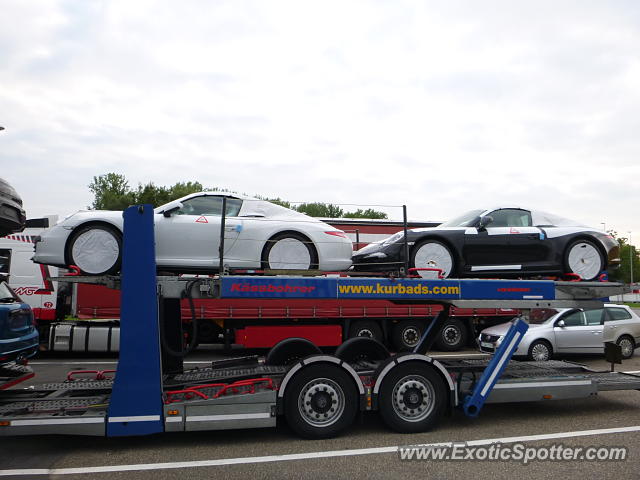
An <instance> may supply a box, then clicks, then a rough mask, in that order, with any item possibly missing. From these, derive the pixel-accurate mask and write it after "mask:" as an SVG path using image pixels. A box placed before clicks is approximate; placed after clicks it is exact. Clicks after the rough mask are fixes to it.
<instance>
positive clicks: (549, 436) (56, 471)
mask: <svg viewBox="0 0 640 480" xmlns="http://www.w3.org/2000/svg"><path fill="white" fill-rule="evenodd" d="M630 432H640V425H636V426H632V427H619V428H603V429H598V430H579V431H574V432H558V433H545V434H541V435H522V436H519V437H503V438H487V439H482V440H468V441H467V442H466V444H467V445H470V446H482V445H491V444H492V443H523V442H539V441H541V440H555V439H558V438H574V437H589V436H595V435H613V434H619V433H630ZM454 443H456V444H458V443H460V442H459V441H456V442H439V443H424V444H420V445H410V446H412V447H430V446H452V445H453V444H454ZM406 446H409V445H394V446H390V447H375V448H360V449H352V450H333V451H325V452H307V453H290V454H285V455H268V456H263V457H239V458H220V459H216V460H195V461H191V462H166V463H139V464H133V465H104V466H95V467H77V468H31V469H15V470H0V477H6V476H9V475H15V476H26V475H77V474H83V473H85V474H94V473H110V472H134V471H143V470H166V469H176V468H201V467H220V466H224V465H246V464H256V463H273V462H290V461H295V460H313V459H319V458H336V457H354V456H359V455H373V454H388V453H396V452H397V451H398V449H399V448H400V447H406Z"/></svg>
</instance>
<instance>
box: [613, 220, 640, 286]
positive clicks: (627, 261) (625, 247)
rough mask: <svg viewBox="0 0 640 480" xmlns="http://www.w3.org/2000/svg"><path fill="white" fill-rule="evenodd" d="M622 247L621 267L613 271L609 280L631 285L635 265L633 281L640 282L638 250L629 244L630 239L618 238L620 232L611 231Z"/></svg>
mask: <svg viewBox="0 0 640 480" xmlns="http://www.w3.org/2000/svg"><path fill="white" fill-rule="evenodd" d="M608 233H609V234H610V235H611V236H613V237H614V238H615V239H616V240H617V241H618V245H619V246H620V267H619V268H618V269H616V270H613V271H611V273H610V275H609V279H610V280H613V281H617V282H624V283H629V282H630V281H631V270H632V268H631V266H632V264H633V280H634V282H638V281H639V280H640V258H639V257H638V249H637V248H636V247H635V246H634V245H630V244H629V239H628V238H625V237H618V232H616V231H613V230H609V232H608Z"/></svg>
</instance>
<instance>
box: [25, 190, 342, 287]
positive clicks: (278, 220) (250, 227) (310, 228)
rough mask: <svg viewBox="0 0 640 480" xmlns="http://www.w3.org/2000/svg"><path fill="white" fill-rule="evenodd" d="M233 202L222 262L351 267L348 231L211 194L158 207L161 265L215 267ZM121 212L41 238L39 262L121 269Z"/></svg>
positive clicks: (62, 226)
mask: <svg viewBox="0 0 640 480" xmlns="http://www.w3.org/2000/svg"><path fill="white" fill-rule="evenodd" d="M224 197H226V199H227V208H226V215H225V229H224V230H225V233H224V253H223V262H224V264H225V265H228V266H229V267H231V268H251V269H253V268H269V269H301V270H308V269H316V268H317V269H320V270H329V271H336V270H347V269H348V268H349V267H350V266H351V254H352V253H353V247H352V243H351V240H349V238H348V237H347V235H346V234H345V233H344V232H343V231H341V230H337V229H335V228H334V227H332V226H330V225H327V224H326V223H324V222H321V221H320V220H316V219H314V218H311V217H309V216H307V215H304V214H302V213H299V212H295V211H293V210H289V209H288V208H284V207H281V206H279V205H275V204H273V203H270V202H267V201H265V200H258V199H255V198H251V197H241V196H237V195H226V194H220V193H213V192H200V193H193V194H191V195H187V196H185V197H182V198H180V199H178V200H175V201H173V202H169V203H167V204H166V205H162V206H161V207H158V208H156V209H155V210H154V212H155V243H156V261H157V265H158V268H161V269H163V270H174V271H193V272H201V271H216V270H217V269H218V266H219V261H220V260H219V254H218V251H219V246H220V228H221V223H222V202H223V198H224ZM122 228H123V219H122V212H120V211H104V210H88V211H85V210H83V211H79V212H77V213H74V214H73V215H71V216H69V217H67V218H65V219H64V220H63V221H62V222H60V223H58V224H57V225H55V226H54V227H52V228H50V229H48V230H47V231H46V232H44V234H42V235H41V236H40V237H37V238H36V240H35V255H34V257H33V261H34V262H36V263H42V264H46V265H56V266H59V267H67V266H70V265H75V266H77V267H78V268H79V269H80V271H81V272H82V273H83V274H87V275H102V274H108V273H116V272H118V271H119V269H120V264H121V256H122V248H121V247H122Z"/></svg>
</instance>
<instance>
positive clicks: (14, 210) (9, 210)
mask: <svg viewBox="0 0 640 480" xmlns="http://www.w3.org/2000/svg"><path fill="white" fill-rule="evenodd" d="M25 221H26V216H25V213H24V209H23V208H22V199H21V198H20V195H18V193H17V192H16V191H15V190H14V188H13V187H12V186H11V185H9V184H8V183H7V182H6V181H5V180H3V179H2V178H0V237H4V236H5V235H9V234H10V233H14V232H21V231H22V230H24V224H25Z"/></svg>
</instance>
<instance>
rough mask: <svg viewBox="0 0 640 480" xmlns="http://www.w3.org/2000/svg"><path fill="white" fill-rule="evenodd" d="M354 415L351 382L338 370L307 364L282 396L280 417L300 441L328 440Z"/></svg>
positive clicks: (355, 400) (354, 392)
mask: <svg viewBox="0 0 640 480" xmlns="http://www.w3.org/2000/svg"><path fill="white" fill-rule="evenodd" d="M357 412H358V391H357V389H356V385H355V382H354V381H353V379H352V378H351V377H350V376H349V374H348V373H347V372H345V371H344V370H343V369H341V368H340V367H337V366H335V365H332V364H326V363H324V364H322V365H310V366H308V367H306V368H304V369H303V370H301V371H300V372H299V373H297V374H296V375H295V376H294V377H293V378H292V380H291V383H290V384H289V385H288V386H287V387H286V391H285V394H284V415H285V418H286V420H287V423H288V424H289V426H290V427H291V429H292V430H293V431H294V432H296V433H297V434H298V435H300V436H301V437H303V438H310V439H316V438H330V437H333V436H336V435H338V434H339V433H340V432H342V431H343V430H344V429H345V428H347V427H348V426H349V425H351V424H352V423H353V420H354V419H355V416H356V413H357Z"/></svg>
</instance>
